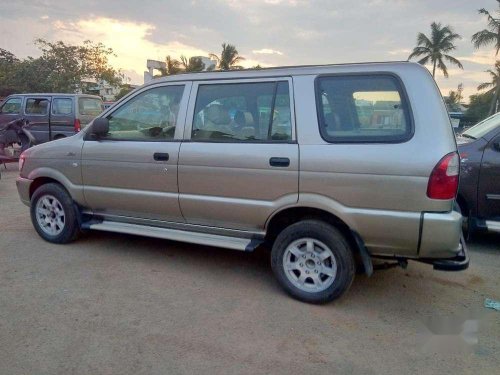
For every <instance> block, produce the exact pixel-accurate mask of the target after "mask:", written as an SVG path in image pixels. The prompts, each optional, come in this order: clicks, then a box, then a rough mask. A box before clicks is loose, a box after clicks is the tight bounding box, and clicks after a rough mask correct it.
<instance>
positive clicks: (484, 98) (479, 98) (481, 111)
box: [465, 92, 493, 124]
mask: <svg viewBox="0 0 500 375" xmlns="http://www.w3.org/2000/svg"><path fill="white" fill-rule="evenodd" d="M492 98H493V93H491V92H486V93H483V94H475V95H471V96H470V97H469V106H468V108H467V111H466V112H465V116H466V117H467V118H468V119H470V122H471V123H472V124H475V123H476V122H479V121H481V120H484V119H485V118H486V117H488V113H489V109H490V106H491V100H492Z"/></svg>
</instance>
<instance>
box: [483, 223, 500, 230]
mask: <svg viewBox="0 0 500 375" xmlns="http://www.w3.org/2000/svg"><path fill="white" fill-rule="evenodd" d="M486 227H487V228H488V230H489V231H492V232H500V221H493V220H486Z"/></svg>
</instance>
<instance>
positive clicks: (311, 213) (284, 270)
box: [17, 62, 469, 303]
mask: <svg viewBox="0 0 500 375" xmlns="http://www.w3.org/2000/svg"><path fill="white" fill-rule="evenodd" d="M231 113H233V115H232V116H231V115H230V114H231ZM21 164H22V168H21V170H20V177H19V178H18V180H17V185H18V190H19V194H20V197H21V199H22V201H23V202H24V203H25V204H27V205H28V206H30V207H31V208H30V210H31V218H32V222H33V225H34V227H35V229H36V231H37V232H38V234H39V235H40V236H41V237H42V238H44V239H45V240H47V241H50V242H53V243H67V242H70V241H72V240H74V239H75V238H76V237H77V235H78V234H79V232H80V229H82V228H86V229H94V230H103V231H112V232H119V233H130V234H136V235H145V236H151V237H158V238H165V239H171V240H178V241H185V242H190V243H195V244H204V245H211V246H219V247H223V248H228V249H235V250H242V251H252V250H254V249H255V248H256V247H257V246H259V245H260V244H262V243H263V242H267V243H269V244H270V245H271V246H272V252H271V265H272V268H273V270H274V273H275V275H276V277H277V279H278V281H279V282H280V284H281V285H282V286H283V288H284V289H285V290H286V291H287V292H288V293H290V294H291V295H292V296H293V297H295V298H298V299H300V300H302V301H307V302H314V303H321V302H327V301H331V300H334V299H336V298H338V297H339V296H340V295H342V294H343V293H344V292H345V291H346V290H347V289H348V288H349V286H350V285H351V283H352V281H353V279H354V274H355V266H356V260H357V259H359V265H360V267H361V268H362V269H364V271H365V272H366V273H367V274H368V275H370V274H371V273H372V270H373V265H372V257H379V258H386V259H394V260H397V261H399V262H400V263H401V264H405V262H406V260H408V259H411V260H417V261H421V262H425V263H430V264H432V265H433V266H434V268H435V269H440V270H462V269H465V268H467V266H468V263H469V259H468V256H467V252H466V248H465V245H464V244H463V241H461V222H462V217H461V215H460V214H459V213H458V212H456V211H454V210H453V209H452V208H453V205H454V201H455V196H456V192H457V188H458V174H459V158H458V153H457V146H456V143H455V138H454V134H453V130H452V128H451V125H450V120H449V117H448V114H447V112H446V107H445V105H444V103H443V100H442V98H441V94H440V92H439V90H438V89H437V87H436V85H435V83H434V80H433V79H432V77H431V75H430V74H429V72H428V71H427V70H426V69H425V68H423V67H422V66H420V65H418V64H415V63H410V62H403V63H377V64H352V65H329V66H312V67H294V68H274V69H262V70H257V71H231V72H206V73H205V72H204V73H195V74H183V75H175V76H170V77H166V78H162V79H159V80H154V81H152V82H150V83H148V84H146V85H144V86H143V87H142V88H140V89H138V90H136V91H135V92H134V93H133V94H131V95H130V96H127V97H125V98H123V99H122V100H120V101H119V102H117V103H116V104H115V105H114V106H113V107H111V108H110V109H108V110H107V111H105V112H104V113H103V114H101V115H100V116H99V118H97V119H96V120H94V121H93V123H92V124H91V125H90V126H89V127H87V128H86V129H84V130H83V131H82V132H81V133H79V134H78V135H76V136H75V137H72V138H69V139H64V140H60V141H56V142H51V143H48V144H45V145H40V146H35V147H33V148H31V149H29V150H27V151H26V152H25V153H24V154H23V155H22V163H21ZM193 277H196V276H193Z"/></svg>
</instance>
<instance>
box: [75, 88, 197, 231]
mask: <svg viewBox="0 0 500 375" xmlns="http://www.w3.org/2000/svg"><path fill="white" fill-rule="evenodd" d="M189 86H190V84H189V83H175V84H172V85H165V84H159V85H156V86H153V87H151V86H150V87H146V88H144V89H143V90H142V91H140V92H138V93H137V94H136V95H135V96H133V97H132V98H130V99H129V100H127V101H126V102H124V103H123V104H122V105H120V106H119V107H117V108H116V109H115V110H114V111H113V112H111V113H110V114H109V115H108V116H107V117H108V119H109V123H110V130H109V133H108V135H107V136H106V137H104V138H100V139H99V140H91V139H90V137H89V134H86V141H85V142H84V146H83V151H82V176H83V183H84V194H85V200H86V202H87V205H88V206H89V207H90V208H91V209H92V210H93V211H94V213H95V214H99V215H103V216H109V217H110V218H111V219H112V218H113V217H115V218H116V219H119V217H129V218H139V219H152V220H158V221H171V222H182V221H183V219H182V215H181V212H180V209H179V200H178V186H177V161H178V154H179V147H180V141H181V139H182V134H183V124H184V121H185V113H186V107H187V101H188V95H189ZM90 130H91V129H90Z"/></svg>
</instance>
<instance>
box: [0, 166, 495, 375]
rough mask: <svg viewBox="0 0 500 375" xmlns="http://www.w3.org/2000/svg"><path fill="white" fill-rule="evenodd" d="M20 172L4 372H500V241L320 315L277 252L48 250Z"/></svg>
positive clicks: (135, 245)
mask: <svg viewBox="0 0 500 375" xmlns="http://www.w3.org/2000/svg"><path fill="white" fill-rule="evenodd" d="M14 169H15V165H10V166H9V170H10V171H7V172H5V171H4V170H3V167H2V180H0V213H1V214H0V374H1V375H3V374H8V375H14V374H122V375H123V374H196V373H203V374H271V373H272V374H304V373H313V374H314V373H325V374H335V373H340V374H347V373H353V374H410V373H412V374H413V373H415V374H417V373H418V374H432V373H435V374H444V373H454V374H462V373H466V374H493V373H497V374H498V373H500V312H497V311H494V310H489V309H485V308H484V307H483V303H484V299H485V298H493V299H497V300H500V235H498V234H491V235H483V236H481V238H478V239H475V240H474V241H473V242H472V243H470V244H469V247H470V255H471V266H470V268H469V269H468V270H467V271H464V272H455V273H445V272H438V271H433V270H432V267H430V266H427V265H424V264H419V263H414V262H410V264H409V267H408V269H407V270H403V269H401V268H395V269H390V270H385V271H378V272H376V273H375V275H373V276H372V277H371V278H367V277H366V276H363V275H361V276H358V277H357V278H356V280H355V281H354V284H353V285H352V287H351V289H350V290H349V291H348V293H347V294H346V295H345V296H344V297H343V298H341V299H340V300H339V301H336V302H334V303H331V304H329V305H326V306H313V305H308V304H304V303H300V302H297V301H295V300H293V299H291V298H289V297H288V296H286V295H285V294H284V293H283V292H282V291H281V289H280V288H279V286H278V284H277V283H276V281H275V280H274V278H273V275H272V272H271V269H270V266H269V255H268V254H267V253H266V252H265V251H264V250H258V251H256V252H254V253H241V252H234V251H230V250H223V249H217V248H209V247H202V246H193V245H186V244H181V243H176V242H169V241H163V240H156V239H149V238H142V237H136V236H128V235H118V234H110V233H97V232H91V233H88V234H86V235H84V236H83V237H82V238H81V239H79V240H78V241H77V242H75V243H73V244H70V245H63V246H57V245H52V244H49V243H47V242H44V241H43V240H41V239H40V238H39V237H38V236H37V234H36V232H35V231H34V229H33V228H32V226H31V222H30V219H29V215H28V209H27V207H25V206H23V205H22V204H21V203H20V201H19V199H18V197H17V191H16V189H15V183H14V180H15V177H16V172H15V171H14ZM464 321H467V322H466V323H465V324H464ZM436 327H437V328H436ZM463 327H466V328H465V331H466V332H465V333H464V332H462V331H463V330H464V329H463ZM431 332H434V333H431ZM461 332H462V333H461Z"/></svg>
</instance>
